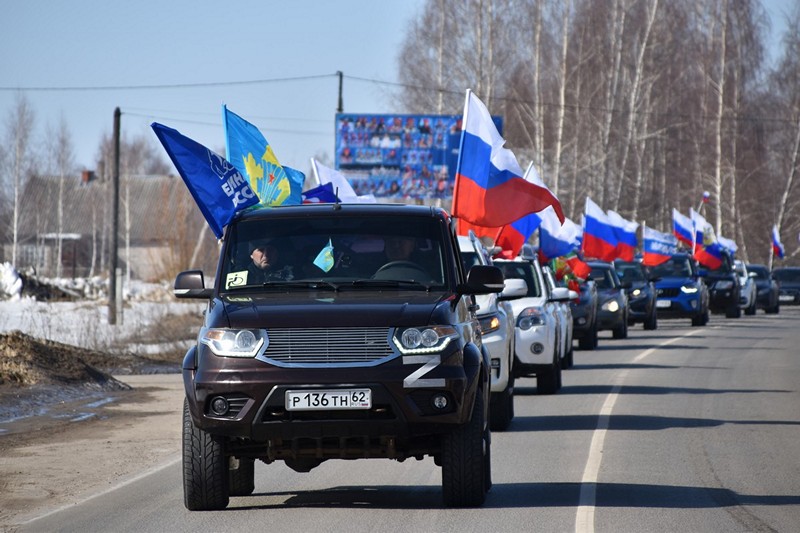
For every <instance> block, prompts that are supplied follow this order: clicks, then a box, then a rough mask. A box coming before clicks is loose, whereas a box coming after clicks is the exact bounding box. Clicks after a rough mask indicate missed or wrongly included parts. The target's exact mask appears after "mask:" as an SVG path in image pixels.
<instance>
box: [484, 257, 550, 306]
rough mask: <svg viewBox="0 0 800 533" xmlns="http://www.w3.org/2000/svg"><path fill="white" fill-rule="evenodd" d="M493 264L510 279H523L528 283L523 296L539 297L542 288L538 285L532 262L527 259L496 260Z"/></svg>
mask: <svg viewBox="0 0 800 533" xmlns="http://www.w3.org/2000/svg"><path fill="white" fill-rule="evenodd" d="M494 266H496V267H498V268H499V269H500V270H502V271H503V276H505V277H506V278H512V279H523V280H525V283H526V284H527V285H528V292H527V294H526V295H525V296H529V297H534V298H535V297H540V296H541V295H542V288H541V287H540V286H539V277H538V276H536V275H535V273H534V271H533V269H534V266H533V263H531V262H529V261H497V262H495V264H494Z"/></svg>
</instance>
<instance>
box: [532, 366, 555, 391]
mask: <svg viewBox="0 0 800 533" xmlns="http://www.w3.org/2000/svg"><path fill="white" fill-rule="evenodd" d="M560 388H561V365H559V364H558V363H553V365H552V366H551V367H550V368H548V369H547V370H545V371H544V372H537V373H536V392H537V393H538V394H555V393H557V392H558V389H560Z"/></svg>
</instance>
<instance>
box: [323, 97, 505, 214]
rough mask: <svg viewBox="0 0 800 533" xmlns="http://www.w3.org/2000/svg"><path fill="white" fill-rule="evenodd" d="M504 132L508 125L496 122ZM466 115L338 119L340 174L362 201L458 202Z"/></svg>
mask: <svg viewBox="0 0 800 533" xmlns="http://www.w3.org/2000/svg"><path fill="white" fill-rule="evenodd" d="M493 118H494V121H495V123H496V124H498V128H499V129H500V126H501V125H502V121H501V120H500V119H498V118H496V117H493ZM461 120H462V117H461V115H387V114H380V115H374V114H373V115H370V114H344V113H339V114H337V115H336V168H337V170H339V171H340V172H342V173H343V174H344V175H345V176H346V177H347V179H348V180H349V181H350V183H351V184H352V186H353V189H354V190H355V192H356V193H357V194H359V195H364V194H373V195H375V197H376V198H389V199H394V200H396V201H407V200H426V199H443V200H448V199H451V198H452V196H453V184H454V182H455V172H456V163H457V161H458V149H459V145H460V142H461Z"/></svg>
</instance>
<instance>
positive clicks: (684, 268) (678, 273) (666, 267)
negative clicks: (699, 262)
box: [652, 257, 692, 278]
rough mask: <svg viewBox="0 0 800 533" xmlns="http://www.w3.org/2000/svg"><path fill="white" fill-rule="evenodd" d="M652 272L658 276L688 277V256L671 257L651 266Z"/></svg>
mask: <svg viewBox="0 0 800 533" xmlns="http://www.w3.org/2000/svg"><path fill="white" fill-rule="evenodd" d="M652 272H653V276H655V277H658V278H689V277H691V276H692V266H691V264H690V263H689V259H688V258H685V257H673V258H671V259H669V260H667V261H665V262H663V263H661V264H660V265H657V266H655V267H653V270H652Z"/></svg>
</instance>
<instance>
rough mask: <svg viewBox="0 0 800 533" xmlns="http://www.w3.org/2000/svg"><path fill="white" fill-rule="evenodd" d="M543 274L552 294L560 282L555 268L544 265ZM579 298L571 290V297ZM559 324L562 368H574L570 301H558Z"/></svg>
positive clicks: (571, 298) (572, 298) (573, 298)
mask: <svg viewBox="0 0 800 533" xmlns="http://www.w3.org/2000/svg"><path fill="white" fill-rule="evenodd" d="M542 274H544V279H545V281H546V282H547V286H548V288H549V289H550V293H551V294H552V293H553V291H555V290H556V289H558V288H559V287H558V284H557V283H556V278H555V275H554V274H553V270H552V269H551V268H550V267H549V266H547V265H543V266H542ZM577 298H578V293H577V292H575V291H569V299H570V300H575V299H577ZM557 303H558V325H559V332H560V338H561V346H560V347H559V349H560V350H561V353H562V354H563V355H562V357H561V368H563V369H565V370H566V369H567V368H572V365H573V364H574V357H573V347H572V328H573V323H572V322H573V319H572V307H570V305H569V301H561V300H559V301H558V302H557Z"/></svg>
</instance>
